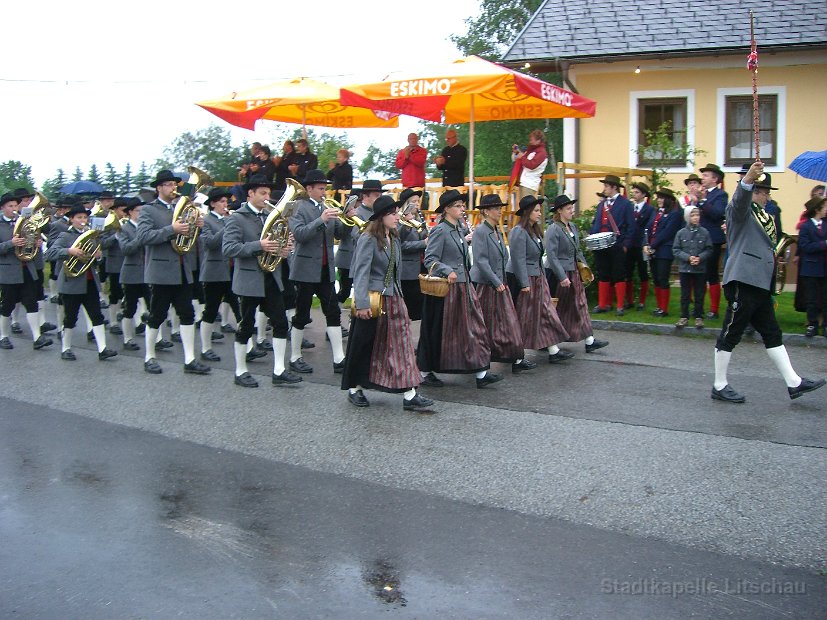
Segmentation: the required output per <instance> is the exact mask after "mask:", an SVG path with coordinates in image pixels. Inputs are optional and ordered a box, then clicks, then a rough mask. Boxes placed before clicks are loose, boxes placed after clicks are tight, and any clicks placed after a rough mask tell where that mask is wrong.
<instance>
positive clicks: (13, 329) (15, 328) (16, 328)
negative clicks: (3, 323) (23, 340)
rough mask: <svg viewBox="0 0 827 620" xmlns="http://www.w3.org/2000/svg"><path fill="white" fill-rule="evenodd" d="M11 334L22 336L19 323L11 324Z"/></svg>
mask: <svg viewBox="0 0 827 620" xmlns="http://www.w3.org/2000/svg"><path fill="white" fill-rule="evenodd" d="M11 333H13V334H22V333H23V328H22V327H20V323H17V322H15V323H12V324H11Z"/></svg>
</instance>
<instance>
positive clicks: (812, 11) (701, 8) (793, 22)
mask: <svg viewBox="0 0 827 620" xmlns="http://www.w3.org/2000/svg"><path fill="white" fill-rule="evenodd" d="M750 9H752V10H753V13H754V15H755V37H756V41H757V42H758V50H759V54H760V52H761V50H767V49H768V48H775V49H778V48H782V47H783V48H785V49H795V48H806V47H827V6H826V5H825V3H824V0H816V1H813V0H774V1H770V0H752V1H747V0H708V1H707V2H703V3H700V2H687V0H640V1H638V2H635V3H634V4H632V5H627V4H622V3H621V4H618V3H617V2H615V1H611V0H585V1H584V0H568V1H567V0H546V1H545V2H544V3H543V4H542V5H541V6H540V8H539V9H537V12H536V13H535V14H534V15H533V16H532V17H531V19H530V20H529V22H528V24H527V25H526V27H525V28H524V29H523V31H522V32H521V33H520V34H519V35H517V38H516V39H515V40H514V42H513V43H512V44H511V47H510V48H509V49H508V51H506V53H505V55H504V56H503V59H502V60H503V62H522V61H526V60H543V59H566V60H571V61H574V62H577V61H581V62H585V61H589V60H609V59H621V58H632V57H642V56H650V55H658V56H664V55H665V56H685V55H697V54H699V53H701V54H703V53H706V54H708V53H710V52H712V51H714V52H715V53H719V54H720V53H726V52H727V51H735V50H747V49H749V10H750Z"/></svg>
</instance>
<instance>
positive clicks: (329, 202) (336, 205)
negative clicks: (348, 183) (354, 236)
mask: <svg viewBox="0 0 827 620" xmlns="http://www.w3.org/2000/svg"><path fill="white" fill-rule="evenodd" d="M349 204H351V202H350V200H348V202H346V203H345V206H342V204H341V203H340V202H339V201H338V200H334V199H333V198H325V199H324V206H325V208H327V209H338V210H339V214H338V215H337V216H336V217H338V218H339V221H340V222H341V223H342V224H344V225H345V226H355V227H356V228H358V229H359V232H362V231H363V230H365V226H367V225H368V223H367V222H366V221H364V220H363V219H362V218H361V217H357V216H356V215H347V211H348V207H347V205H349Z"/></svg>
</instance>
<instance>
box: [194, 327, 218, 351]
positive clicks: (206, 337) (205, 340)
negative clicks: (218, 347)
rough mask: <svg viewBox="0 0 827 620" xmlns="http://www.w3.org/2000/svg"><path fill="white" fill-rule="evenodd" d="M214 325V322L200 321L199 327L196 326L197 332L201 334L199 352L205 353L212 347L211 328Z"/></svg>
mask: <svg viewBox="0 0 827 620" xmlns="http://www.w3.org/2000/svg"><path fill="white" fill-rule="evenodd" d="M214 326H215V324H214V323H206V322H205V321H201V327H199V328H198V332H199V333H200V334H201V353H206V352H207V351H209V350H210V349H212V330H213V327H214Z"/></svg>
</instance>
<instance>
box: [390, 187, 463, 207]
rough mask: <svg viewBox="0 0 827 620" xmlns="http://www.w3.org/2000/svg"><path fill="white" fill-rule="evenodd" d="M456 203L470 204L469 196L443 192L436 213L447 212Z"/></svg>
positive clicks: (455, 192) (454, 192)
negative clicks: (449, 206) (448, 207)
mask: <svg viewBox="0 0 827 620" xmlns="http://www.w3.org/2000/svg"><path fill="white" fill-rule="evenodd" d="M455 202H468V194H460V193H459V192H458V191H457V190H455V189H449V190H448V191H447V192H442V194H441V195H440V197H439V206H438V207H437V208H436V209H434V211H435V212H436V213H442V212H443V211H444V210H445V207H447V206H448V205H451V204H453V203H455ZM374 204H375V203H374Z"/></svg>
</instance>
